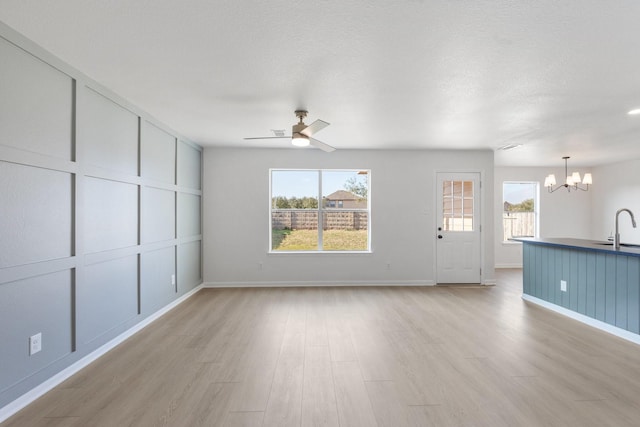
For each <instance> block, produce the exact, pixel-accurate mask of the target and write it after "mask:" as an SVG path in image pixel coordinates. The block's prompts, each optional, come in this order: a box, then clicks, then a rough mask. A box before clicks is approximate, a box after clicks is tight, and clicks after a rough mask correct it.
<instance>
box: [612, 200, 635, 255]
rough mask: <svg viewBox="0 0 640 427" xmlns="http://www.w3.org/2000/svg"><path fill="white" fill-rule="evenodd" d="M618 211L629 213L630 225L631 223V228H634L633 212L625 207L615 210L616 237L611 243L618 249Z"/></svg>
mask: <svg viewBox="0 0 640 427" xmlns="http://www.w3.org/2000/svg"><path fill="white" fill-rule="evenodd" d="M620 212H629V215H631V225H633V228H636V219H635V218H634V217H633V212H631V211H630V210H629V209H627V208H622V209H618V212H616V237H615V240H614V243H613V244H614V246H615V248H616V249H620V232H619V231H618V217H619V216H620Z"/></svg>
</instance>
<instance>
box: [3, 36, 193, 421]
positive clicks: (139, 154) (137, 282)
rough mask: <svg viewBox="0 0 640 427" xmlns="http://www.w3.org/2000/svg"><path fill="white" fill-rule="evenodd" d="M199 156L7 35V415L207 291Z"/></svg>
mask: <svg viewBox="0 0 640 427" xmlns="http://www.w3.org/2000/svg"><path fill="white" fill-rule="evenodd" d="M201 154H202V149H201V148H200V147H199V146H198V145H196V144H193V143H191V142H189V141H187V140H186V139H184V138H182V137H181V136H180V135H177V134H176V133H175V132H173V131H171V130H170V129H167V128H166V127H164V126H163V125H162V124H160V123H158V122H157V121H155V120H153V119H152V118H151V117H149V116H148V115H146V114H145V113H143V112H141V111H140V110H139V109H137V108H136V107H135V106H132V105H131V104H129V103H128V102H126V101H125V100H123V99H121V98H119V97H118V96H117V95H115V94H113V93H111V92H110V91H109V90H107V89H105V88H103V87H101V86H100V85H98V84H97V83H95V82H93V81H92V80H91V79H89V78H87V77H86V76H83V75H82V74H81V73H79V72H77V71H76V70H74V69H73V68H71V67H70V66H68V65H66V64H64V63H62V62H61V61H60V60H58V59H57V58H55V57H53V56H52V55H50V54H48V53H47V52H45V51H43V50H42V49H41V48H39V47H38V46H35V45H33V44H32V43H31V42H29V41H28V40H26V39H24V38H23V37H22V36H20V35H19V34H16V33H15V32H13V31H12V30H11V29H9V28H7V27H6V26H3V25H2V24H0V325H2V326H0V343H1V344H0V365H1V367H0V408H1V407H2V406H5V405H6V404H8V403H10V402H11V401H13V400H14V399H16V398H18V397H19V396H21V395H22V394H24V393H25V392H27V391H29V390H30V389H32V388H33V387H35V386H37V385H38V384H40V383H42V382H43V381H46V380H47V379H48V378H50V377H52V376H53V375H55V374H56V373H58V372H60V371H61V370H63V369H64V368H66V367H68V366H70V365H71V364H72V363H74V362H76V361H77V360H79V359H80V358H82V357H83V356H86V355H87V354H89V353H91V352H92V351H94V350H95V349H97V348H98V347H100V346H102V345H103V344H105V343H107V342H108V341H110V340H111V339H113V338H115V337H117V336H118V335H119V334H121V333H123V332H124V331H126V330H127V329H129V328H131V327H133V326H135V325H136V324H137V323H139V322H140V321H142V320H143V319H144V318H146V317H148V316H149V315H151V314H153V313H154V312H157V311H158V310H159V309H162V308H163V307H165V306H167V305H168V304H170V303H171V302H173V301H175V300H176V299H178V298H179V297H180V296H182V295H184V294H185V293H187V292H189V291H191V290H193V289H194V288H195V287H197V286H198V285H200V284H201V283H202V273H201V269H202V255H201V252H202V244H201V240H202V235H201V233H202V231H201V230H202V227H201V205H202V202H201V198H202V186H201V175H202V172H201V171H202V166H201V163H202V159H201V157H202V155H201ZM37 333H41V334H42V350H41V351H40V352H39V353H36V354H33V355H29V337H30V336H32V335H35V334H37Z"/></svg>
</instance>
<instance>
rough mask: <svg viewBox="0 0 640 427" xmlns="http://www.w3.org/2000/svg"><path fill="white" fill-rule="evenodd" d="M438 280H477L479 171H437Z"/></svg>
mask: <svg viewBox="0 0 640 427" xmlns="http://www.w3.org/2000/svg"><path fill="white" fill-rule="evenodd" d="M436 185H437V191H436V195H437V203H436V210H437V215H436V218H437V224H436V233H435V237H436V247H437V249H436V264H437V271H436V274H437V278H436V280H437V283H480V174H479V173H466V172H465V173H443V172H439V173H438V174H437V179H436Z"/></svg>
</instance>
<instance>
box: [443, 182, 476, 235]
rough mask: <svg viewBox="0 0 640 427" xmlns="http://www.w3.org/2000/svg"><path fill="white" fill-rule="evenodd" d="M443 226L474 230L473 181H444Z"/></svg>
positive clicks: (445, 228) (444, 227)
mask: <svg viewBox="0 0 640 427" xmlns="http://www.w3.org/2000/svg"><path fill="white" fill-rule="evenodd" d="M442 221H443V224H442V228H443V230H445V231H473V181H443V182H442Z"/></svg>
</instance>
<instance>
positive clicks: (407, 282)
mask: <svg viewBox="0 0 640 427" xmlns="http://www.w3.org/2000/svg"><path fill="white" fill-rule="evenodd" d="M434 285H435V282H434V281H433V280H397V281H387V280H384V281H376V280H345V281H309V282H307V281H295V282H282V281H279V282H205V283H203V286H204V287H205V288H300V287H329V286H331V287H335V286H362V287H364V286H434Z"/></svg>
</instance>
